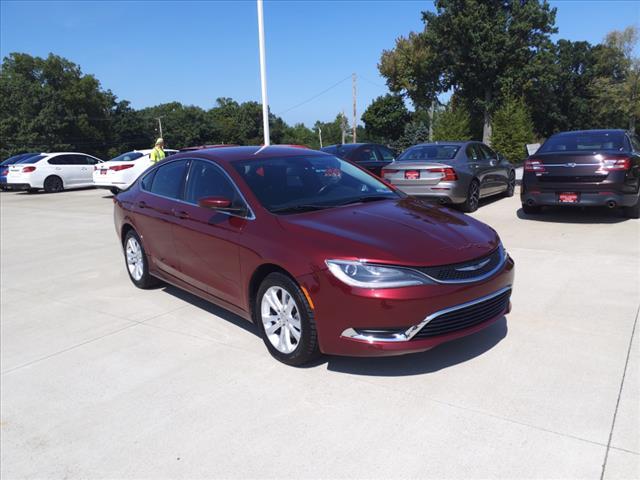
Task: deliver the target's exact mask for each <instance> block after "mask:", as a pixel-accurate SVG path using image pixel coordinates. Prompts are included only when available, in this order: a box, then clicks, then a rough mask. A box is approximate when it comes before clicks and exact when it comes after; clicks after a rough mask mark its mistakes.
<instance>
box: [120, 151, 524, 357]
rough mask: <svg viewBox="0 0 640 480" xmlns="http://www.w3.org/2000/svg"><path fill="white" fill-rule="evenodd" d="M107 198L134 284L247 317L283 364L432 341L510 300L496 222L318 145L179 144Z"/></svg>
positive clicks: (489, 317) (479, 323)
mask: <svg viewBox="0 0 640 480" xmlns="http://www.w3.org/2000/svg"><path fill="white" fill-rule="evenodd" d="M114 201H115V224H116V230H117V232H118V235H119V238H120V241H121V242H122V245H123V249H124V253H125V255H124V256H125V262H126V266H127V271H128V272H129V276H130V278H131V280H132V281H133V283H134V284H135V285H136V286H138V287H140V288H151V287H154V286H156V285H158V284H159V283H160V282H162V281H164V282H167V283H170V284H172V285H175V286H177V287H179V288H182V289H184V290H188V291H189V292H191V293H193V294H195V295H198V296H200V297H202V298H204V299H206V300H209V301H211V302H213V303H216V304H218V305H220V306H222V307H224V308H226V309H228V310H230V311H232V312H234V313H236V314H238V315H241V316H242V317H244V318H246V319H247V320H249V321H253V322H254V323H255V324H256V326H257V328H258V330H259V331H260V334H261V335H262V338H263V339H264V343H265V344H266V346H267V348H268V349H269V351H270V352H271V354H272V355H273V356H274V357H276V358H277V359H278V360H280V361H282V362H285V363H288V364H290V365H300V364H303V363H306V362H308V361H309V360H311V359H313V358H314V357H316V356H317V355H319V354H320V352H323V353H327V354H338V355H363V356H364V355H393V354H400V353H408V352H418V351H423V350H428V349H430V348H432V347H434V346H436V345H438V344H440V343H442V342H445V341H448V340H452V339H455V338H458V337H462V336H464V335H468V334H471V333H474V332H476V331H478V330H480V329H483V328H485V327H487V326H488V325H490V324H491V323H493V322H494V321H496V320H498V319H500V318H502V316H503V315H505V314H507V313H508V312H509V310H510V301H509V297H510V294H511V286H512V284H513V278H514V264H513V260H511V258H510V257H509V255H508V254H507V253H506V252H505V250H504V248H503V247H502V245H501V243H500V239H499V238H498V235H497V234H496V232H495V231H494V230H493V229H491V228H490V227H488V226H487V225H485V224H483V223H481V222H479V221H477V220H475V219H473V218H471V217H468V216H466V215H464V214H461V213H458V212H455V211H452V210H448V209H446V208H443V207H439V206H436V205H430V204H427V203H424V202H423V201H421V200H418V199H414V198H411V197H408V196H406V195H404V194H403V193H402V192H399V191H397V190H395V189H394V188H393V187H392V186H389V185H387V184H386V183H384V182H382V181H381V180H380V179H378V178H376V177H375V176H373V175H372V174H370V173H368V172H366V171H365V170H362V169H360V168H359V167H357V166H355V165H353V164H351V163H349V162H346V161H344V160H341V159H339V158H337V157H335V156H332V155H329V154H326V153H322V152H317V151H313V150H308V151H304V150H300V149H298V148H291V147H266V148H265V147H262V148H260V147H229V148H222V149H214V150H197V151H193V152H185V153H180V154H177V155H173V156H171V158H169V159H167V160H165V161H163V162H160V163H159V164H157V165H156V166H155V167H152V168H151V169H149V170H148V171H147V172H146V173H145V174H144V175H143V176H141V177H140V178H139V179H138V180H137V181H136V183H135V184H133V185H132V186H131V188H129V189H128V190H126V191H124V192H122V193H120V194H119V195H118V196H117V197H116V198H115V200H114Z"/></svg>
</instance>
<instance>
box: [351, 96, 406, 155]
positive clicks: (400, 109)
mask: <svg viewBox="0 0 640 480" xmlns="http://www.w3.org/2000/svg"><path fill="white" fill-rule="evenodd" d="M361 118H362V121H363V122H364V126H365V132H366V134H367V138H369V139H375V140H377V141H378V142H382V143H386V142H391V141H394V140H398V139H399V138H400V137H401V136H402V134H403V133H404V127H405V125H406V124H407V123H408V122H409V121H410V120H411V113H409V110H407V107H406V105H405V104H404V100H403V99H402V97H401V96H399V95H390V94H387V95H384V96H380V97H378V98H376V99H375V100H373V101H372V102H371V104H370V105H369V106H368V107H367V109H366V110H365V111H364V113H363V114H362V117H361Z"/></svg>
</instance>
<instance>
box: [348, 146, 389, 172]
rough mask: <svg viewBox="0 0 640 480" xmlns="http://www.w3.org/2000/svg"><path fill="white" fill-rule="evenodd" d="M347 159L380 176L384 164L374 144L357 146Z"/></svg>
mask: <svg viewBox="0 0 640 480" xmlns="http://www.w3.org/2000/svg"><path fill="white" fill-rule="evenodd" d="M349 160H351V161H352V162H355V163H356V164H358V165H360V166H361V167H362V168H366V169H367V170H369V171H370V172H372V173H374V174H375V175H378V176H380V174H381V172H382V166H383V165H384V164H383V163H382V157H381V156H380V154H379V153H378V150H377V148H376V147H375V145H364V146H362V147H360V148H358V149H357V150H356V151H355V152H353V153H352V154H351V155H350V156H349Z"/></svg>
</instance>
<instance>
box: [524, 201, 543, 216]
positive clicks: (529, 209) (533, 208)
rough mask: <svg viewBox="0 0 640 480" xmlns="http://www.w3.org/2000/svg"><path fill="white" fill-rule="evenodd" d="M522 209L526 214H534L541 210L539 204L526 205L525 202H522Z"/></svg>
mask: <svg viewBox="0 0 640 480" xmlns="http://www.w3.org/2000/svg"><path fill="white" fill-rule="evenodd" d="M522 211H523V212H524V213H526V214H527V215H536V214H538V213H541V212H542V207H541V206H539V205H527V204H526V203H523V204H522Z"/></svg>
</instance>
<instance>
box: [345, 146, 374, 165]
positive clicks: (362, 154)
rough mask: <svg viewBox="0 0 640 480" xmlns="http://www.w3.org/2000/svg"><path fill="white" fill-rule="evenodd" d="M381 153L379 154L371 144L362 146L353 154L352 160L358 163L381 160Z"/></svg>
mask: <svg viewBox="0 0 640 480" xmlns="http://www.w3.org/2000/svg"><path fill="white" fill-rule="evenodd" d="M380 158H381V157H380V155H379V154H378V151H377V149H376V148H375V147H373V146H370V147H362V148H361V149H360V150H358V151H357V152H356V153H354V154H353V156H352V157H351V160H353V161H354V162H356V163H360V162H379V161H381V160H380Z"/></svg>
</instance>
